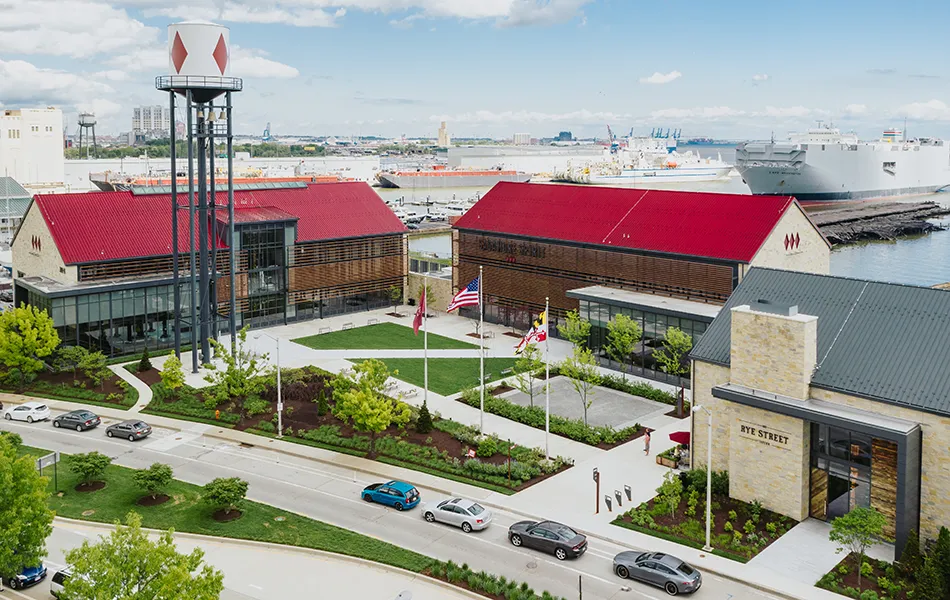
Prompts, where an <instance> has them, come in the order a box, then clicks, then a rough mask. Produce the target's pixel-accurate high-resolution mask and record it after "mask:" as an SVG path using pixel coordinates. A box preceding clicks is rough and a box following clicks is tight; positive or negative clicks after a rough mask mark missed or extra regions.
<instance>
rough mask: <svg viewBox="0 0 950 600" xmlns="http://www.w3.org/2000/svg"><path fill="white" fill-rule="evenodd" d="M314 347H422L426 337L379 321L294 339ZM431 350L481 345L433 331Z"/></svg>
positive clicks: (399, 326)
mask: <svg viewBox="0 0 950 600" xmlns="http://www.w3.org/2000/svg"><path fill="white" fill-rule="evenodd" d="M293 341H294V342H296V343H298V344H301V345H304V346H307V347H308V348H313V349H314V350H361V349H363V350H422V341H423V336H422V333H421V332H420V334H419V335H415V334H414V333H413V332H412V328H411V327H405V326H403V325H396V324H395V323H379V324H377V325H367V326H366V327H356V328H354V329H347V330H345V331H331V332H330V333H322V334H319V335H310V336H307V337H301V338H297V339H295V340H293ZM429 349H431V350H477V349H478V346H477V345H475V344H470V343H468V342H463V341H460V340H455V339H452V338H448V337H445V336H443V335H438V334H435V333H430V334H429Z"/></svg>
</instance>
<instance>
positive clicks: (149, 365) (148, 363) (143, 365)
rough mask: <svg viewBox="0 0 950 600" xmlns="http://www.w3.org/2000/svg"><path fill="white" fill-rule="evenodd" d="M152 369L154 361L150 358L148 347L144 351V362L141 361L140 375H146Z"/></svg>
mask: <svg viewBox="0 0 950 600" xmlns="http://www.w3.org/2000/svg"><path fill="white" fill-rule="evenodd" d="M151 368H152V361H151V360H149V357H148V346H146V347H145V349H144V350H142V360H140V361H139V373H144V372H145V371H148V370H150V369H151Z"/></svg>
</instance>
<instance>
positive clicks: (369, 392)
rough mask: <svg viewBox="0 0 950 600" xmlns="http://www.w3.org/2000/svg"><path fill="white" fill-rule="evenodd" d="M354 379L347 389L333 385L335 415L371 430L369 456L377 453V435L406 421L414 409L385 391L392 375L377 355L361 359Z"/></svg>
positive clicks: (355, 369)
mask: <svg viewBox="0 0 950 600" xmlns="http://www.w3.org/2000/svg"><path fill="white" fill-rule="evenodd" d="M353 370H354V371H356V379H355V381H351V385H349V386H348V389H346V388H345V387H344V386H340V387H337V386H334V397H337V392H339V396H338V399H337V402H336V412H335V414H336V416H337V417H339V418H340V419H341V420H343V421H344V422H352V423H353V428H354V429H356V430H357V431H363V432H366V433H368V434H369V457H370V458H375V457H376V436H377V435H379V434H380V433H382V432H384V431H386V429H387V428H389V426H390V425H405V424H406V423H408V422H409V417H410V415H411V412H410V410H409V406H408V405H407V404H406V403H405V402H401V401H399V400H394V399H392V398H389V397H387V396H385V395H383V386H384V385H385V383H386V380H387V379H389V369H388V368H387V367H386V364H385V363H384V362H383V361H381V360H378V359H374V358H371V359H368V360H364V361H363V362H361V363H359V364H358V365H356V366H355V367H353Z"/></svg>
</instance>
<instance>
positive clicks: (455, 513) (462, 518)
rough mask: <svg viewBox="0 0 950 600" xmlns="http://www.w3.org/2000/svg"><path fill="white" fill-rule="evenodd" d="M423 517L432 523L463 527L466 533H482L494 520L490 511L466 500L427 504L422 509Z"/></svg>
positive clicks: (457, 499)
mask: <svg viewBox="0 0 950 600" xmlns="http://www.w3.org/2000/svg"><path fill="white" fill-rule="evenodd" d="M422 517H423V518H424V519H425V520H426V521H428V522H430V523H434V522H436V521H438V522H439V523H448V524H449V525H455V526H456V527H461V528H462V531H464V532H465V533H470V532H471V531H472V530H475V531H481V530H482V529H485V528H486V527H488V525H489V524H490V523H491V520H492V514H491V511H490V510H488V509H487V508H485V507H483V506H481V505H480V504H478V503H477V502H473V501H471V500H466V499H465V498H449V499H448V500H443V501H442V502H439V503H438V504H435V503H427V504H425V505H424V506H423V507H422Z"/></svg>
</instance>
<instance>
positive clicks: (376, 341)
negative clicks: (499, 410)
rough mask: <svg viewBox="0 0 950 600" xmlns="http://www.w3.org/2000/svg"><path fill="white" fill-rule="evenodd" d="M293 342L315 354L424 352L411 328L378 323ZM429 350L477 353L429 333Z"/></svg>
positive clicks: (458, 342)
mask: <svg viewBox="0 0 950 600" xmlns="http://www.w3.org/2000/svg"><path fill="white" fill-rule="evenodd" d="M293 341H295V342H297V343H298V344H303V345H304V346H307V347H308V348H313V349H314V350H354V349H357V350H358V349H366V350H422V332H420V333H419V335H418V336H416V335H415V334H413V332H412V327H405V326H403V325H396V324H395V323H379V324H378V325H368V326H366V327H357V328H355V329H347V330H346V331H331V332H330V333H324V334H322V335H310V336H307V337H302V338H297V339H295V340H293ZM429 348H431V349H433V350H477V349H478V346H477V345H475V344H469V343H468V342H462V341H459V340H454V339H452V338H447V337H445V336H441V335H436V334H434V333H430V334H429ZM476 379H477V377H476Z"/></svg>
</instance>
